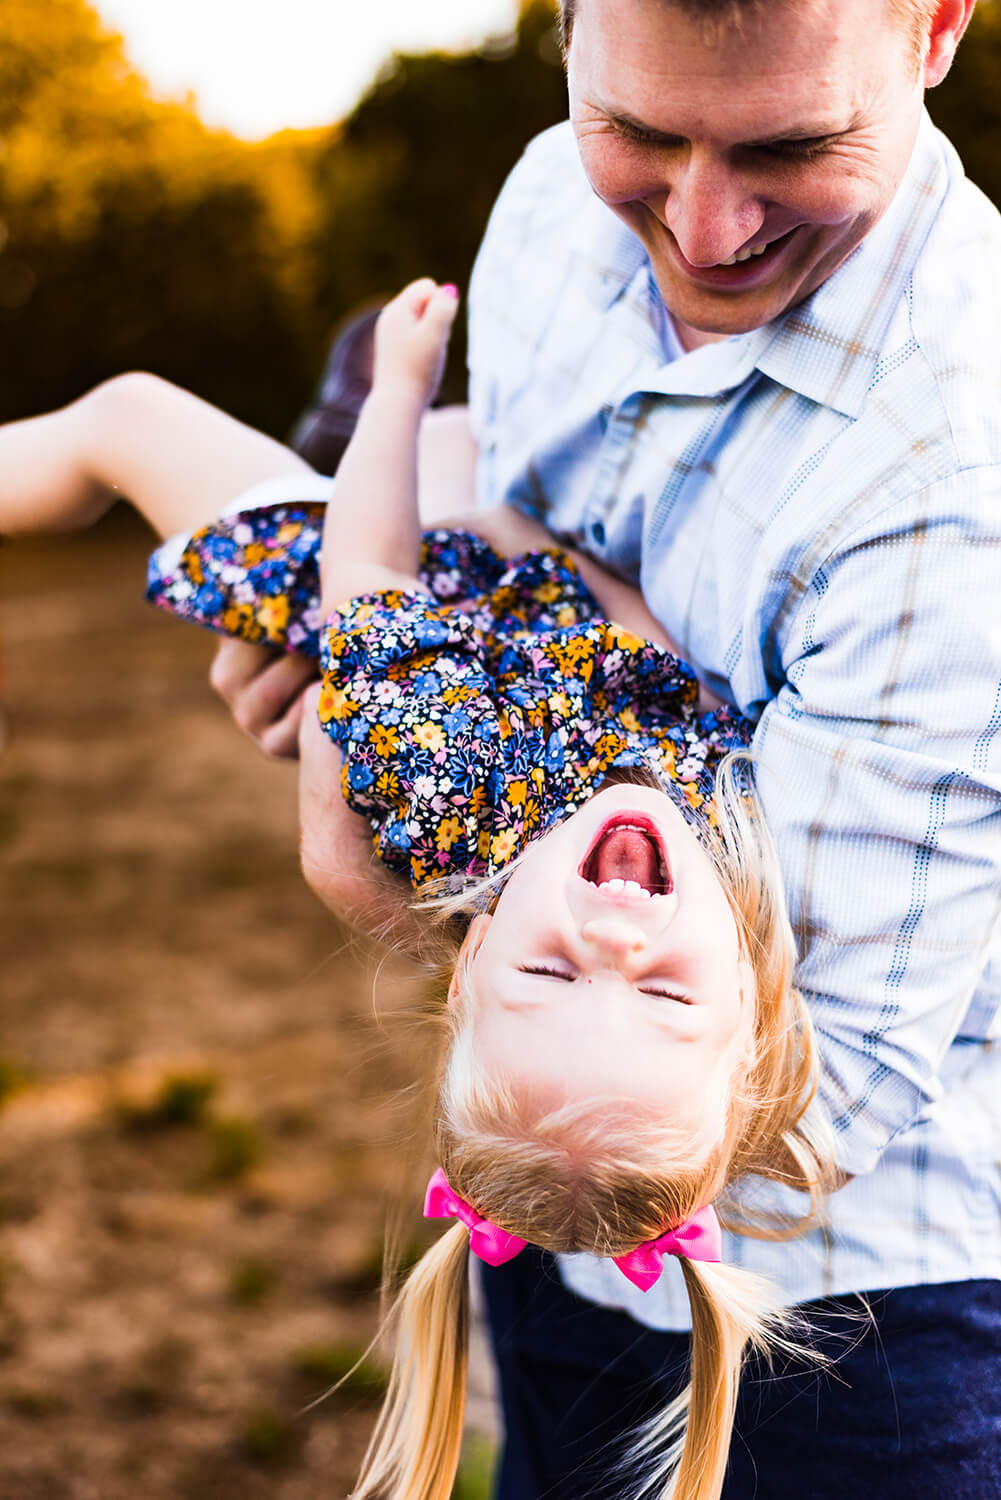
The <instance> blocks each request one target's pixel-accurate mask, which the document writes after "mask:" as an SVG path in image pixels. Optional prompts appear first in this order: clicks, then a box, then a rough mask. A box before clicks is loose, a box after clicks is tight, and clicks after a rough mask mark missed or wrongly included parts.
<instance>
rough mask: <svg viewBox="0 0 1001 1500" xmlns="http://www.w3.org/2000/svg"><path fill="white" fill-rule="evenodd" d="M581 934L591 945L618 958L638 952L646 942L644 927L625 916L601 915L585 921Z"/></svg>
mask: <svg viewBox="0 0 1001 1500" xmlns="http://www.w3.org/2000/svg"><path fill="white" fill-rule="evenodd" d="M580 935H581V937H582V938H583V939H584V941H585V942H586V943H588V944H589V945H590V946H592V947H594V948H597V949H598V950H599V951H600V952H602V953H607V954H608V955H609V956H610V957H613V958H618V959H621V958H625V957H627V956H628V955H629V954H630V953H637V952H638V951H639V950H640V949H641V948H643V947H644V946H645V944H646V934H645V933H644V932H643V929H642V928H641V927H638V926H637V925H636V924H635V923H633V922H630V921H629V920H628V918H625V917H599V918H596V919H595V920H594V921H591V922H585V923H584V925H583V927H582V928H581V930H580Z"/></svg>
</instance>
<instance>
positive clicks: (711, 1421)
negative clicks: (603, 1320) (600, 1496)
mask: <svg viewBox="0 0 1001 1500" xmlns="http://www.w3.org/2000/svg"><path fill="white" fill-rule="evenodd" d="M680 1265H681V1269H682V1272H683V1274H684V1277H685V1285H686V1288H687V1290H688V1298H689V1302H690V1305H691V1311H692V1354H691V1379H690V1383H689V1386H688V1388H687V1389H686V1390H685V1391H683V1392H682V1394H681V1395H680V1396H678V1397H676V1398H675V1400H674V1401H672V1402H671V1403H670V1404H669V1405H668V1406H667V1407H665V1408H664V1410H663V1411H662V1412H660V1413H658V1415H657V1416H656V1417H654V1418H653V1419H652V1421H650V1422H648V1423H647V1425H646V1427H645V1428H644V1430H643V1432H642V1433H641V1434H640V1436H639V1438H638V1439H637V1440H636V1441H635V1442H634V1443H632V1444H631V1445H630V1449H629V1454H628V1460H627V1466H626V1470H625V1474H624V1479H625V1485H624V1488H626V1489H627V1491H628V1492H630V1493H631V1494H632V1495H633V1497H634V1500H719V1495H720V1493H721V1491H722V1488H723V1480H724V1477H725V1474H726V1465H727V1458H728V1455H729V1452H730V1439H731V1436H732V1432H733V1419H734V1413H735V1411H736V1407H737V1392H738V1389H739V1386H740V1372H741V1368H742V1366H743V1363H744V1357H745V1355H746V1354H747V1352H748V1351H749V1350H750V1349H756V1350H758V1351H761V1352H775V1351H777V1350H782V1351H784V1352H786V1353H788V1354H793V1353H803V1352H804V1351H803V1350H802V1349H800V1347H799V1345H798V1344H796V1343H795V1342H794V1341H793V1339H792V1338H791V1337H790V1334H789V1325H790V1323H791V1322H792V1321H793V1320H792V1319H791V1318H790V1317H789V1315H788V1314H786V1313H784V1312H783V1311H782V1310H781V1309H778V1308H776V1306H775V1292H774V1290H773V1288H771V1287H770V1286H769V1285H768V1283H767V1282H765V1281H763V1280H762V1279H761V1278H760V1277H758V1276H755V1275H753V1274H752V1273H751V1272H749V1271H743V1270H741V1269H740V1268H739V1267H738V1266H727V1265H719V1264H715V1263H710V1262H704V1261H691V1260H682V1261H681V1262H680ZM634 1465H638V1466H639V1467H640V1468H641V1469H642V1470H645V1478H644V1479H643V1480H642V1481H640V1483H639V1484H638V1485H635V1481H634V1482H633V1484H630V1482H629V1475H630V1470H631V1469H632V1467H633V1466H634ZM634 1486H635V1487H634Z"/></svg>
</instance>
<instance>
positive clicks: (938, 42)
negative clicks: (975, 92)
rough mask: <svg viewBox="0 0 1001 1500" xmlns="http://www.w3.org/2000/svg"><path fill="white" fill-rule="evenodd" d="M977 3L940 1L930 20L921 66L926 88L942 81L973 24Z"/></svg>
mask: <svg viewBox="0 0 1001 1500" xmlns="http://www.w3.org/2000/svg"><path fill="white" fill-rule="evenodd" d="M976 3H977V0H939V4H938V8H937V9H936V11H935V14H934V15H933V16H932V19H931V27H930V28H929V31H928V39H927V41H926V43H925V52H924V61H923V63H922V66H921V81H922V83H923V85H924V87H925V88H926V89H933V88H934V87H935V85H936V84H937V83H941V82H942V79H943V78H944V77H945V75H946V74H947V73H948V71H949V69H950V68H951V67H952V59H953V58H954V57H955V55H956V48H957V47H958V46H959V42H960V38H961V37H962V35H963V32H964V31H965V30H966V28H967V26H968V25H969V24H970V17H971V16H972V15H973V7H974V5H975V4H976Z"/></svg>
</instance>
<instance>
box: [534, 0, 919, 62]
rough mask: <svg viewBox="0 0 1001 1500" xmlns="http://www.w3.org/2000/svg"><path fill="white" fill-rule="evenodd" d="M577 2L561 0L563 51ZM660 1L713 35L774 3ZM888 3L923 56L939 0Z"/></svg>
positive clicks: (798, 2) (799, 1) (797, 0)
mask: <svg viewBox="0 0 1001 1500" xmlns="http://www.w3.org/2000/svg"><path fill="white" fill-rule="evenodd" d="M577 3H578V0H559V10H560V37H561V40H562V43H563V51H564V54H566V52H567V51H568V49H569V47H570V38H571V35H572V33H573V23H574V15H575V12H576V8H577ZM591 3H592V4H597V3H600V0H591ZM661 3H662V4H665V5H673V6H675V8H676V9H678V10H680V11H682V12H683V14H684V15H686V16H689V17H691V18H692V19H694V20H697V21H702V22H704V23H705V26H706V32H707V36H708V37H709V38H710V39H711V38H712V37H714V36H716V35H718V34H719V32H720V30H721V29H722V28H724V27H728V26H738V27H739V26H741V25H743V23H744V22H745V21H746V20H747V18H748V17H749V16H753V15H754V14H755V13H760V12H762V11H763V10H765V8H766V6H767V5H769V4H772V5H773V4H774V0H661ZM780 3H782V4H786V5H793V6H802V5H803V4H810V3H811V0H780ZM888 4H889V7H890V15H891V16H892V17H893V18H894V19H895V20H896V21H897V22H898V23H899V25H900V26H901V27H902V28H903V29H904V30H905V31H906V32H907V34H908V36H909V38H910V41H911V44H912V47H913V50H914V55H915V57H916V58H917V59H919V60H920V59H921V57H922V56H923V55H924V46H925V42H926V41H927V38H928V30H929V27H930V26H931V21H932V17H933V16H934V14H935V11H936V10H937V9H938V0H888Z"/></svg>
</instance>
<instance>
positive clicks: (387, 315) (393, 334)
mask: <svg viewBox="0 0 1001 1500" xmlns="http://www.w3.org/2000/svg"><path fill="white" fill-rule="evenodd" d="M458 298H459V294H458V292H457V291H456V289H455V287H454V286H438V284H437V283H436V282H434V281H432V280H431V278H430V277H429V276H425V277H422V279H421V280H420V281H413V282H411V284H410V285H409V286H407V287H404V288H403V291H402V292H400V293H399V295H398V296H396V297H394V298H393V300H392V302H389V303H387V305H386V306H385V307H384V308H383V310H382V312H381V313H380V315H379V321H378V322H377V323H376V325H375V375H374V379H373V383H372V394H373V395H377V394H378V393H379V392H380V391H385V390H389V389H395V390H402V391H404V392H405V393H406V394H408V395H409V396H411V397H412V398H413V399H415V400H416V401H418V402H419V403H420V405H421V406H422V407H424V406H429V405H430V404H431V402H432V401H433V400H434V398H435V395H436V394H437V391H438V386H439V385H440V384H441V376H442V371H443V370H444V368H445V352H446V350H447V348H448V336H449V334H450V333H451V331H452V323H453V321H454V319H455V313H456V309H457V307H458V305H459V301H458Z"/></svg>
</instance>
